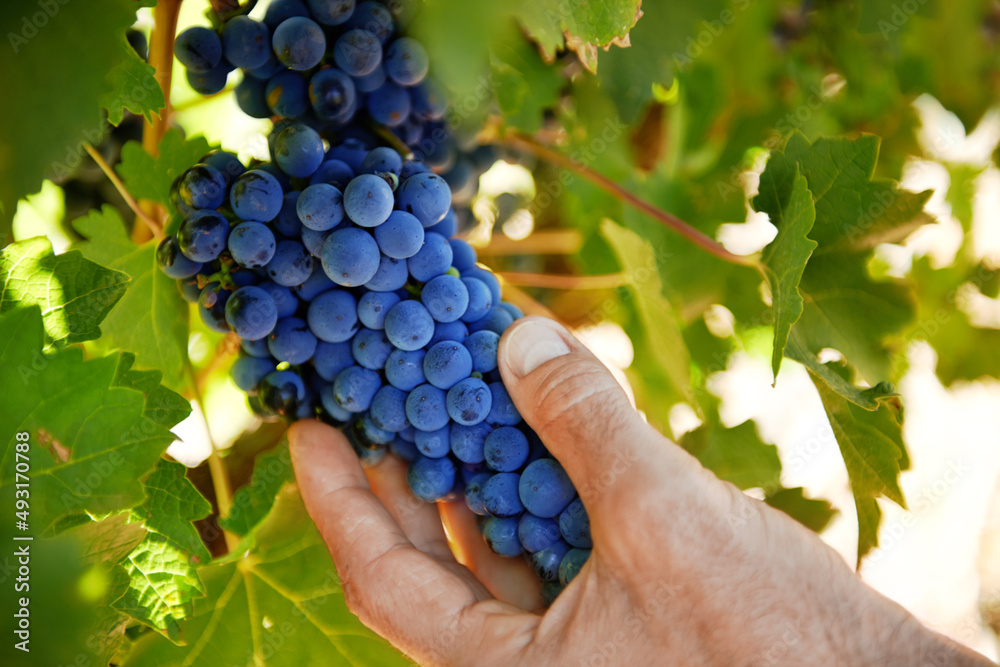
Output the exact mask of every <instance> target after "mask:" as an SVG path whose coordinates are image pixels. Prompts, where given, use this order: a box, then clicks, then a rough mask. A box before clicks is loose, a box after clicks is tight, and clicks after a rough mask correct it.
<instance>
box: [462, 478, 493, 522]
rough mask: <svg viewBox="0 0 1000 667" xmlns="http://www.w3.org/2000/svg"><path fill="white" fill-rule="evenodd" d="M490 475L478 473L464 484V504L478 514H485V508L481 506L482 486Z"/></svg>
mask: <svg viewBox="0 0 1000 667" xmlns="http://www.w3.org/2000/svg"><path fill="white" fill-rule="evenodd" d="M492 476H493V475H490V474H488V473H479V474H478V475H475V476H473V477H472V479H470V480H469V481H468V483H467V484H466V485H465V504H466V506H468V508H469V509H470V510H472V512H473V513H474V514H478V515H479V516H487V514H486V508H485V507H484V506H483V487H484V486H485V485H486V482H488V481H489V479H490V477H492Z"/></svg>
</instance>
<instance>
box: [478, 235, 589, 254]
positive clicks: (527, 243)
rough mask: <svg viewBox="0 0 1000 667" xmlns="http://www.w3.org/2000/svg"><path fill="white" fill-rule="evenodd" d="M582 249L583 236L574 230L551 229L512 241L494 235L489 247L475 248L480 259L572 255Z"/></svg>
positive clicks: (502, 236)
mask: <svg viewBox="0 0 1000 667" xmlns="http://www.w3.org/2000/svg"><path fill="white" fill-rule="evenodd" d="M581 247H583V236H581V235H580V232H579V231H578V230H576V229H552V230H542V231H538V232H532V233H531V235H530V236H528V237H526V238H523V239H520V240H517V241H515V240H513V239H509V238H507V237H506V236H504V235H503V234H494V235H493V236H492V237H491V238H490V242H489V245H486V246H484V247H482V248H476V253H477V254H478V255H479V256H481V257H498V256H501V255H572V254H575V253H577V252H579V251H580V248H581Z"/></svg>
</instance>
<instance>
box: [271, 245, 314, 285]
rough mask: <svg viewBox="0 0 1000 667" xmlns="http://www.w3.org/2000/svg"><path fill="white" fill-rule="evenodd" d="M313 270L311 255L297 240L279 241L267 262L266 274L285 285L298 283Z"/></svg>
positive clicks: (304, 279)
mask: <svg viewBox="0 0 1000 667" xmlns="http://www.w3.org/2000/svg"><path fill="white" fill-rule="evenodd" d="M312 270H313V257H312V255H310V254H309V251H307V250H306V249H305V246H303V245H302V244H301V243H299V242H298V241H281V242H280V243H278V245H277V247H276V248H275V250H274V257H272V258H271V261H270V262H268V263H267V275H268V277H270V278H271V280H273V281H274V282H276V283H278V284H279V285H285V286H286V287H292V286H293V285H300V284H302V283H304V282H305V281H306V279H307V278H308V277H309V275H310V274H311V273H312Z"/></svg>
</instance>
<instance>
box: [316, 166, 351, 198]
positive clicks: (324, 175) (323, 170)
mask: <svg viewBox="0 0 1000 667" xmlns="http://www.w3.org/2000/svg"><path fill="white" fill-rule="evenodd" d="M352 178H354V170H353V169H351V166H350V165H349V164H347V163H346V162H344V161H343V160H326V161H324V162H323V164H321V165H320V166H319V169H317V170H316V173H315V174H313V175H312V176H310V177H309V185H316V184H317V183H329V184H330V185H332V186H333V187H335V188H337V189H338V190H340V191H341V192H343V191H344V188H346V187H347V184H348V183H350V182H351V179H352Z"/></svg>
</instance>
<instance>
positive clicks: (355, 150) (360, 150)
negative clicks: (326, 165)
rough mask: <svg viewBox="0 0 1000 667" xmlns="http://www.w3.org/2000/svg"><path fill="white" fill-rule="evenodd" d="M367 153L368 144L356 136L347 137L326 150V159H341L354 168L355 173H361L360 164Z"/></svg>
mask: <svg viewBox="0 0 1000 667" xmlns="http://www.w3.org/2000/svg"><path fill="white" fill-rule="evenodd" d="M366 155H368V146H367V144H365V142H363V141H361V140H360V139H358V138H356V137H348V138H347V139H344V141H342V142H341V143H339V144H337V145H336V146H332V147H331V148H330V150H329V151H327V154H326V157H327V159H328V160H343V161H344V162H346V163H347V164H348V166H350V168H351V169H353V170H354V173H355V174H358V173H361V164H362V163H363V162H364V161H365V156H366Z"/></svg>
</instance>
